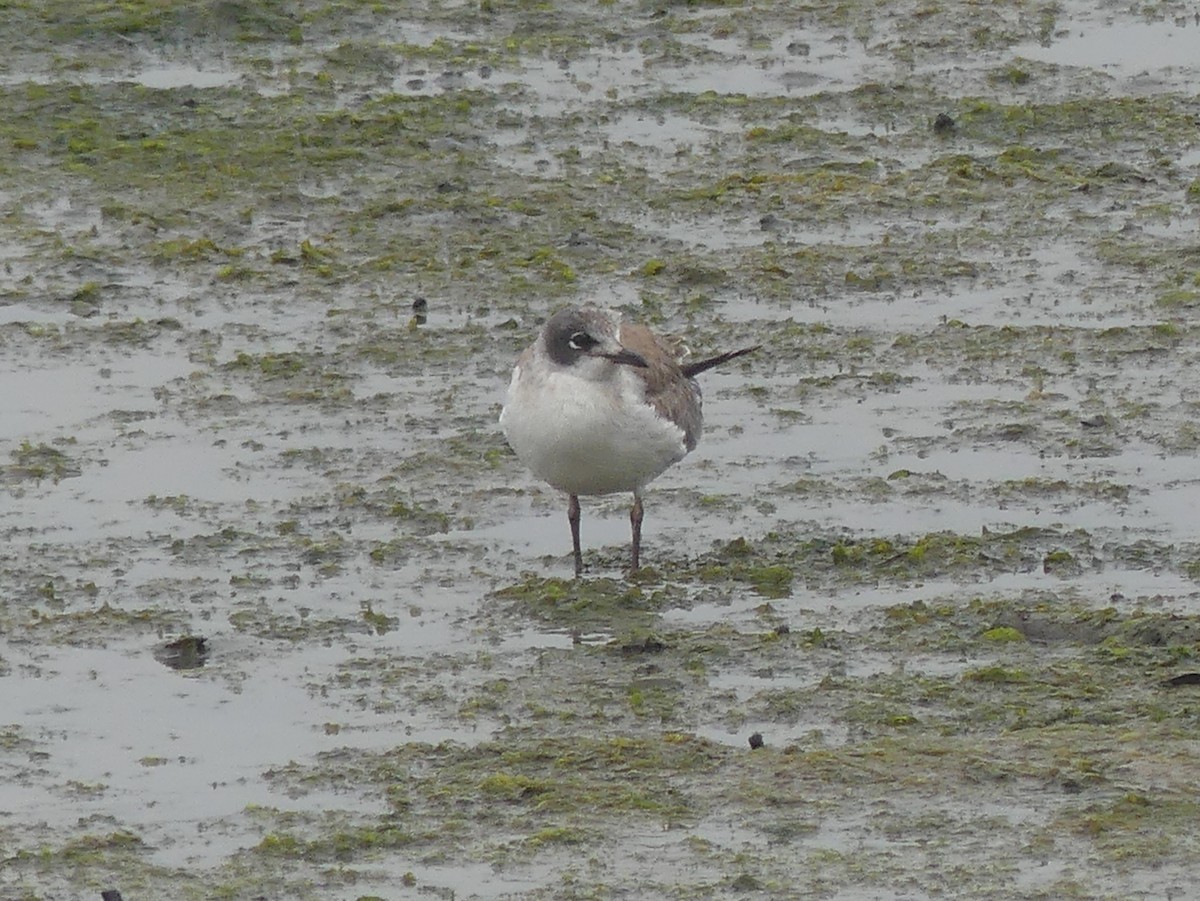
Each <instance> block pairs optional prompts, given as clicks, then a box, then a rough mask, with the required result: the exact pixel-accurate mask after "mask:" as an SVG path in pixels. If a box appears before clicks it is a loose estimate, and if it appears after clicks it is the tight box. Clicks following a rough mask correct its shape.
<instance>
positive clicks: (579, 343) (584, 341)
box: [567, 332, 599, 350]
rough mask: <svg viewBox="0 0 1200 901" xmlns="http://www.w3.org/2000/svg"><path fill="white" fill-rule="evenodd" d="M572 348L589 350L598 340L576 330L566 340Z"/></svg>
mask: <svg viewBox="0 0 1200 901" xmlns="http://www.w3.org/2000/svg"><path fill="white" fill-rule="evenodd" d="M567 343H568V344H569V345H571V348H572V349H573V350H591V349H592V348H593V347H595V346H596V345H597V344H598V343H599V342H598V341H596V339H595V338H593V337H592V336H591V335H589V334H588V333H587V332H576V333H575V334H573V335H572V336H571V337H570V339H569V340H568V341H567Z"/></svg>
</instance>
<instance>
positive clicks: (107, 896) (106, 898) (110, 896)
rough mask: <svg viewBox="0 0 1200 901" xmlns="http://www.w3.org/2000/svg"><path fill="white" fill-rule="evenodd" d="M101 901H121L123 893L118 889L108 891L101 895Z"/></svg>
mask: <svg viewBox="0 0 1200 901" xmlns="http://www.w3.org/2000/svg"><path fill="white" fill-rule="evenodd" d="M100 898H101V901H121V893H120V892H118V891H117V890H116V889H111V888H110V889H107V890H105V891H103V892H101V893H100Z"/></svg>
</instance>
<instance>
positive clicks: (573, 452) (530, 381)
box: [500, 367, 687, 494]
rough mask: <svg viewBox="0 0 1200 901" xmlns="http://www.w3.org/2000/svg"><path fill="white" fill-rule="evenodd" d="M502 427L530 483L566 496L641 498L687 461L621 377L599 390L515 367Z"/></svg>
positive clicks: (679, 435) (565, 375)
mask: <svg viewBox="0 0 1200 901" xmlns="http://www.w3.org/2000/svg"><path fill="white" fill-rule="evenodd" d="M500 426H501V428H503V430H504V435H505V437H506V438H507V439H508V443H509V445H510V446H511V447H512V449H513V450H514V451H515V452H516V454H517V457H519V458H520V460H521V462H522V463H524V464H525V465H526V466H527V467H528V468H529V470H530V471H531V472H532V473H533V474H534V475H536V476H537V477H538V478H539V479H542V480H543V481H545V482H548V483H550V484H551V485H553V486H554V487H555V488H558V489H560V490H562V491H566V492H567V493H569V494H611V493H612V492H615V491H638V490H639V489H641V488H642V486H644V485H645V484H646V483H648V482H649V481H651V480H652V479H654V478H655V477H657V476H659V475H661V474H662V472H663V471H664V470H665V469H666V468H667V467H668V466H670V465H671V464H672V463H676V462H678V461H679V460H682V459H683V458H684V456H685V455H686V454H687V447H686V445H685V444H684V434H683V430H682V429H680V428H679V427H678V426H677V425H675V423H673V422H671V421H670V420H668V419H664V418H662V417H661V416H659V415H658V413H657V412H656V411H655V410H654V408H653V407H651V406H649V405H648V404H646V403H645V402H644V401H643V400H642V399H641V395H640V394H639V383H638V380H637V377H636V376H635V375H633V374H631V373H629V372H627V371H625V370H624V369H622V370H619V371H618V373H617V378H615V379H612V380H609V381H605V382H596V381H589V380H586V379H582V378H579V377H577V376H575V375H572V374H571V373H570V372H567V371H561V370H558V371H552V372H550V373H549V374H547V375H546V376H545V377H544V378H540V379H536V380H535V379H534V378H532V377H531V376H530V374H529V373H528V372H525V373H523V372H522V368H521V367H518V368H517V369H516V370H515V371H514V372H513V379H512V383H511V384H510V385H509V388H508V398H507V401H506V403H505V405H504V411H503V412H502V413H501V414H500Z"/></svg>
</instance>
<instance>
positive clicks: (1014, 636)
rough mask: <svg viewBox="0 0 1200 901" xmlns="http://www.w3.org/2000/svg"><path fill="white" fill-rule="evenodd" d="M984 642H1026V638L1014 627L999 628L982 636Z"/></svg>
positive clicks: (990, 630) (989, 630)
mask: <svg viewBox="0 0 1200 901" xmlns="http://www.w3.org/2000/svg"><path fill="white" fill-rule="evenodd" d="M979 637H980V638H982V639H983V640H984V641H994V642H1008V641H1024V640H1025V636H1024V635H1022V634H1021V632H1020V631H1019V630H1017V629H1014V628H1013V627H1012V626H997V627H996V628H994V629H988V630H987V631H986V632H984V633H983V634H982V635H981V636H979Z"/></svg>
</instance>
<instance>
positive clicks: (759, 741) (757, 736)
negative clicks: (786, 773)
mask: <svg viewBox="0 0 1200 901" xmlns="http://www.w3.org/2000/svg"><path fill="white" fill-rule="evenodd" d="M762 746H763V737H762V733H761V732H755V733H754V734H753V735H751V736H750V750H751V751H757V750H758V749H759V748H761V747H762Z"/></svg>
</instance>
